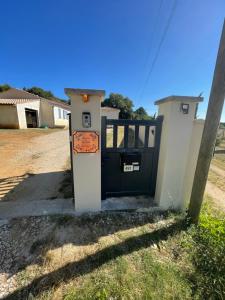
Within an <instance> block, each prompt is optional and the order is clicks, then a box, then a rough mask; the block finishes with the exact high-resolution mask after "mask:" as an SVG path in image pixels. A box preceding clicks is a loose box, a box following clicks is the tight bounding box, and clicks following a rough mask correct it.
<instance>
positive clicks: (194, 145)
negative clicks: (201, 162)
mask: <svg viewBox="0 0 225 300" xmlns="http://www.w3.org/2000/svg"><path fill="white" fill-rule="evenodd" d="M204 124H205V122H204V120H194V121H193V128H192V135H191V142H190V147H189V151H188V161H187V164H186V173H185V179H184V182H185V184H184V186H183V192H182V193H183V195H184V202H183V207H182V209H183V210H184V209H186V208H187V207H188V204H189V201H190V197H191V192H192V185H193V181H194V175H195V170H196V165H197V159H198V153H199V149H200V144H201V139H202V133H203V129H204Z"/></svg>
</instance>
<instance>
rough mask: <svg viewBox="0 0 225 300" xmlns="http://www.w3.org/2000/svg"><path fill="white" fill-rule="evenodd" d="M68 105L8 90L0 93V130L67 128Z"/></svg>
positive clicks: (12, 89)
mask: <svg viewBox="0 0 225 300" xmlns="http://www.w3.org/2000/svg"><path fill="white" fill-rule="evenodd" d="M68 113H70V105H69V104H67V103H66V102H65V103H64V102H63V101H60V100H57V99H52V100H49V99H45V98H42V97H40V96H38V95H34V94H32V93H29V92H27V91H24V90H19V89H15V88H10V89H9V90H7V91H4V92H2V93H0V128H14V129H25V128H36V127H49V128H54V127H62V128H63V127H68V124H69V121H68Z"/></svg>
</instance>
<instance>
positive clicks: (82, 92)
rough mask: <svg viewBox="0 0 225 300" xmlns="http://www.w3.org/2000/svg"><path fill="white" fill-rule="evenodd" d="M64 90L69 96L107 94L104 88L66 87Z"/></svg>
mask: <svg viewBox="0 0 225 300" xmlns="http://www.w3.org/2000/svg"><path fill="white" fill-rule="evenodd" d="M64 91H65V94H66V95H68V96H70V95H89V96H91V95H95V96H105V91H104V90H91V89H75V88H65V89H64Z"/></svg>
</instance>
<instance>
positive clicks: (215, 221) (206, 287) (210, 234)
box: [189, 207, 225, 299]
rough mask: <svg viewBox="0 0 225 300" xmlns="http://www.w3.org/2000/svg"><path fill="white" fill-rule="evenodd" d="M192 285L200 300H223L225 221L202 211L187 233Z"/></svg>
mask: <svg viewBox="0 0 225 300" xmlns="http://www.w3.org/2000/svg"><path fill="white" fill-rule="evenodd" d="M190 233H191V238H192V242H191V243H190V245H189V246H190V250H191V251H190V253H191V258H192V262H193V265H194V267H195V274H194V277H195V279H194V282H195V283H194V285H195V286H196V290H197V291H198V293H199V294H200V295H201V297H202V298H203V299H225V218H224V214H223V215H222V214H221V215H220V214H219V213H218V212H217V213H213V211H212V209H210V208H209V207H208V208H206V209H204V211H203V213H202V214H201V216H200V222H199V225H198V226H197V227H194V228H192V229H191V230H190Z"/></svg>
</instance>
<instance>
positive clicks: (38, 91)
mask: <svg viewBox="0 0 225 300" xmlns="http://www.w3.org/2000/svg"><path fill="white" fill-rule="evenodd" d="M23 89H24V91H27V92H29V93H32V94H34V95H38V96H40V97H42V98H46V99H52V98H54V94H53V93H52V92H51V91H46V90H44V89H42V88H40V87H36V86H33V87H31V88H25V87H24V88H23Z"/></svg>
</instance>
